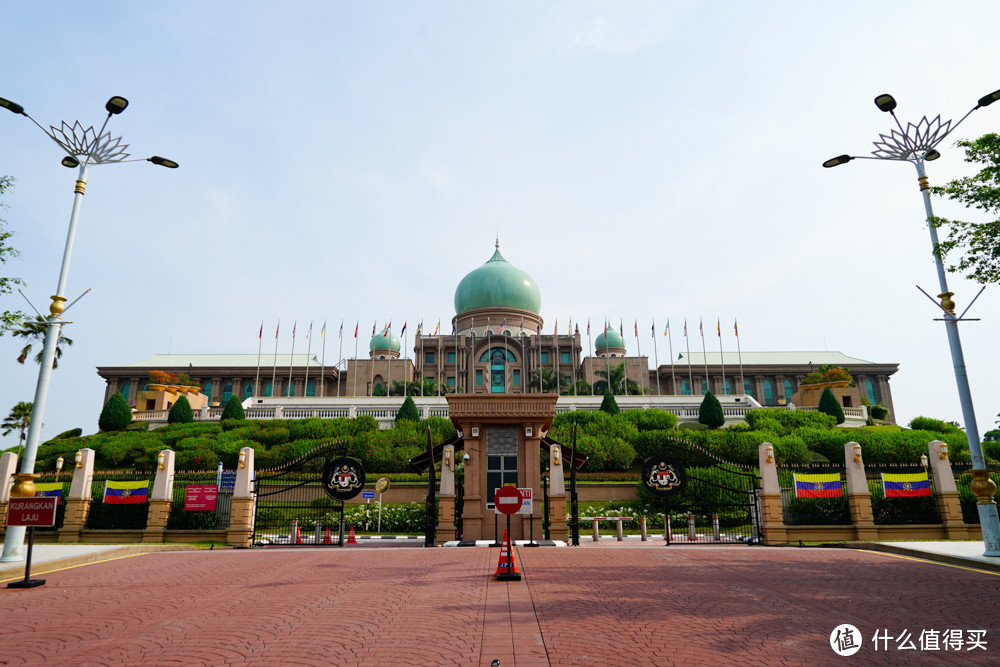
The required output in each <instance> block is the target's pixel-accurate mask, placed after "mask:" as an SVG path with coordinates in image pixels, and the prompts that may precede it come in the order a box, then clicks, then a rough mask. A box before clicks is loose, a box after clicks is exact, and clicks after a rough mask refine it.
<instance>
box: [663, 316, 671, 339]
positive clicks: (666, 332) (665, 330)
mask: <svg viewBox="0 0 1000 667" xmlns="http://www.w3.org/2000/svg"><path fill="white" fill-rule="evenodd" d="M668 333H670V320H669V319H668V320H667V326H665V327H664V328H663V335H664V336H666V335H667V334H668Z"/></svg>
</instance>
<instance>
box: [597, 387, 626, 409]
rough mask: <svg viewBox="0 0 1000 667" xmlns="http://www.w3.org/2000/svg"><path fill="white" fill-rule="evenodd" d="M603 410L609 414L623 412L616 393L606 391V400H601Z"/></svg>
mask: <svg viewBox="0 0 1000 667" xmlns="http://www.w3.org/2000/svg"><path fill="white" fill-rule="evenodd" d="M601 412H606V413H608V414H609V415H616V414H618V413H619V412H621V408H619V407H618V401H616V400H615V395H614V394H612V393H611V392H610V391H608V390H605V391H604V400H603V401H601Z"/></svg>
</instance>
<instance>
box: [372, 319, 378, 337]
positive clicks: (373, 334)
mask: <svg viewBox="0 0 1000 667" xmlns="http://www.w3.org/2000/svg"><path fill="white" fill-rule="evenodd" d="M377 322H378V320H376V321H375V322H372V338H374V337H375V327H376V326H378V325H377V324H376V323H377Z"/></svg>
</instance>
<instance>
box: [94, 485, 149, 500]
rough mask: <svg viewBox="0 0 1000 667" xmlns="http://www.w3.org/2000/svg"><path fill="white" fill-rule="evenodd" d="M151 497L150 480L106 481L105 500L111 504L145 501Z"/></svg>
mask: <svg viewBox="0 0 1000 667" xmlns="http://www.w3.org/2000/svg"><path fill="white" fill-rule="evenodd" d="M148 498H149V480H146V481H145V482H116V481H114V480H111V479H109V480H106V481H105V482H104V502H106V503H108V504H109V505H128V504H131V503H144V502H146V500H147V499H148Z"/></svg>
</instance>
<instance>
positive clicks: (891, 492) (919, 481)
mask: <svg viewBox="0 0 1000 667" xmlns="http://www.w3.org/2000/svg"><path fill="white" fill-rule="evenodd" d="M35 486H38V485H37V484H36V485H35ZM882 492H883V493H884V494H885V497H886V498H917V497H919V496H930V495H931V481H930V480H929V479H927V473H926V472H913V473H892V474H890V473H887V472H884V473H882Z"/></svg>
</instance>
